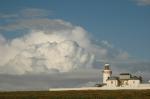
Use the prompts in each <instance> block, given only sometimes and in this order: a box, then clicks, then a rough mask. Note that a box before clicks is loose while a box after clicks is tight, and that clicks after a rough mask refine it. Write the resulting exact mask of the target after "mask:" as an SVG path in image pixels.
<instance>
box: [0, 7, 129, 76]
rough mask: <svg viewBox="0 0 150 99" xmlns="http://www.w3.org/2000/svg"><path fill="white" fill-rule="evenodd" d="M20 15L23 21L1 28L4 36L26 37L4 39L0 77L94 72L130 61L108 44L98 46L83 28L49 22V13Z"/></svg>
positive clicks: (0, 44)
mask: <svg viewBox="0 0 150 99" xmlns="http://www.w3.org/2000/svg"><path fill="white" fill-rule="evenodd" d="M32 12H34V13H32ZM37 13H41V15H37ZM30 14H31V15H30ZM16 15H18V17H19V18H17V17H16V19H13V21H11V22H9V23H8V24H5V25H0V32H5V33H7V32H12V33H13V31H15V32H23V33H24V34H22V35H21V36H16V37H14V38H12V39H9V38H6V37H3V36H0V55H1V56H3V57H0V73H4V74H27V73H33V74H34V73H36V74H37V73H53V72H69V71H73V70H78V69H83V68H94V67H95V66H94V64H93V63H95V62H97V61H98V62H109V61H110V60H111V61H112V60H126V59H128V56H129V55H128V53H127V52H124V51H121V50H118V49H116V48H115V47H114V46H112V45H111V44H110V43H108V41H106V40H102V41H100V42H99V44H96V43H94V42H93V41H92V40H91V38H90V36H89V33H88V32H87V31H86V30H85V29H83V28H82V27H80V26H75V25H73V24H71V23H70V22H66V21H64V20H60V19H48V18H46V17H45V16H47V15H48V11H44V10H43V9H42V10H40V9H25V10H22V11H21V13H18V14H16ZM23 15H24V17H23ZM25 15H26V16H28V18H26V16H25ZM7 16H8V15H7ZM43 16H44V17H43ZM33 17H34V18H33Z"/></svg>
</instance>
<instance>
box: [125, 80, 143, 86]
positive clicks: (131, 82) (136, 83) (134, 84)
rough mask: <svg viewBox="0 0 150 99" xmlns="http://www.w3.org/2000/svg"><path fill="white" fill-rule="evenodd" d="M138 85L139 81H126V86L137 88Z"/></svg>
mask: <svg viewBox="0 0 150 99" xmlns="http://www.w3.org/2000/svg"><path fill="white" fill-rule="evenodd" d="M139 84H140V80H128V86H130V87H137V86H139Z"/></svg>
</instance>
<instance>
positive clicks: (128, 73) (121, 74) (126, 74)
mask: <svg viewBox="0 0 150 99" xmlns="http://www.w3.org/2000/svg"><path fill="white" fill-rule="evenodd" d="M120 75H131V74H130V73H120Z"/></svg>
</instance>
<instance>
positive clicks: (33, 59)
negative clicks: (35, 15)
mask: <svg viewBox="0 0 150 99" xmlns="http://www.w3.org/2000/svg"><path fill="white" fill-rule="evenodd" d="M65 36H66V35H62V34H60V35H58V34H57V33H54V34H53V33H52V34H51V33H50V34H45V33H44V32H43V31H40V32H35V31H32V32H31V33H29V34H28V35H26V36H24V37H21V38H16V39H13V40H12V41H10V42H6V41H5V39H4V38H2V37H1V41H3V42H4V44H1V49H2V50H5V52H6V53H4V56H7V57H6V58H5V57H3V58H2V59H1V60H0V61H1V64H0V65H1V73H8V74H9V73H10V74H25V73H47V72H48V73H49V72H50V73H51V72H68V71H71V70H75V69H79V68H90V67H91V66H92V63H93V60H94V55H93V54H91V53H89V52H88V51H86V50H85V49H84V48H82V47H80V46H79V45H78V43H77V42H76V41H74V40H70V38H68V39H67V37H65ZM83 41H84V40H83ZM5 46H6V47H5ZM1 52H2V51H1ZM2 54H3V52H2V53H1V55H2Z"/></svg>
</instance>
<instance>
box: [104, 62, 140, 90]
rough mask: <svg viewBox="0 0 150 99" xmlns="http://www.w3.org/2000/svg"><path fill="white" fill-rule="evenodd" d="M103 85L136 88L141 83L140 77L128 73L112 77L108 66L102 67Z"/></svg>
mask: <svg viewBox="0 0 150 99" xmlns="http://www.w3.org/2000/svg"><path fill="white" fill-rule="evenodd" d="M102 73H103V84H105V85H106V86H108V87H137V86H139V85H140V84H141V83H142V77H137V76H133V75H131V74H129V73H121V74H120V75H119V76H112V71H111V69H110V65H109V64H105V65H104V70H103V71H102Z"/></svg>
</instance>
